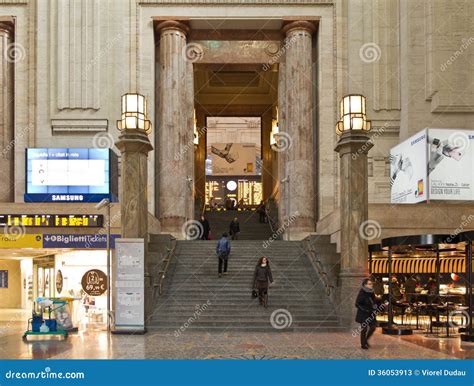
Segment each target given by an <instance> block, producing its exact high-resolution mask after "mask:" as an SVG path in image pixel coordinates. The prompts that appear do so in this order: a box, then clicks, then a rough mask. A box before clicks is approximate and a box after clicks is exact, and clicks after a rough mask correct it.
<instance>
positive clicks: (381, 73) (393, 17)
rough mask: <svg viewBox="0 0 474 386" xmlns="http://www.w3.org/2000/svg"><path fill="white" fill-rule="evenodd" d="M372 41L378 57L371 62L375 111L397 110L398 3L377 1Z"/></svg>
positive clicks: (374, 8)
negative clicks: (372, 66) (377, 50)
mask: <svg viewBox="0 0 474 386" xmlns="http://www.w3.org/2000/svg"><path fill="white" fill-rule="evenodd" d="M372 7H373V8H372V9H373V15H372V16H373V18H372V20H373V34H374V43H376V44H377V46H378V47H379V49H380V58H379V59H378V60H377V61H376V62H375V63H374V110H376V111H379V110H400V21H399V20H400V2H399V0H376V1H374V3H373V5H372Z"/></svg>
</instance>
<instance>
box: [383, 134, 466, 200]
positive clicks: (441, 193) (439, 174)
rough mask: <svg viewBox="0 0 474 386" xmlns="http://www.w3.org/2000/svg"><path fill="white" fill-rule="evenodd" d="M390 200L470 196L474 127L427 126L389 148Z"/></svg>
mask: <svg viewBox="0 0 474 386" xmlns="http://www.w3.org/2000/svg"><path fill="white" fill-rule="evenodd" d="M390 184H391V202H392V203H406V204H411V203H417V202H421V201H426V200H428V199H429V200H460V201H466V200H467V201H470V200H474V131H469V130H463V129H436V128H427V129H424V130H422V131H420V132H419V133H417V134H415V135H413V136H411V137H410V138H408V139H407V140H405V141H403V142H401V143H400V144H398V145H397V146H395V147H393V148H392V149H391V150H390Z"/></svg>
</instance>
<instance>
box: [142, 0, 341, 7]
mask: <svg viewBox="0 0 474 386" xmlns="http://www.w3.org/2000/svg"><path fill="white" fill-rule="evenodd" d="M137 2H138V3H139V4H146V5H149V4H156V5H169V4H172V5H173V4H187V5H242V6H245V5H276V4H278V5H332V4H334V2H335V0H249V1H246V2H245V4H242V1H240V0H137Z"/></svg>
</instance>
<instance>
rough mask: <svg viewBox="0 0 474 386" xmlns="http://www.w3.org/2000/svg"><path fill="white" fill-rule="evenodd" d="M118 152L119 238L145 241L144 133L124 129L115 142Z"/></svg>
mask: <svg viewBox="0 0 474 386" xmlns="http://www.w3.org/2000/svg"><path fill="white" fill-rule="evenodd" d="M115 145H116V146H117V148H118V149H119V150H120V152H121V179H122V181H121V189H120V211H121V212H120V213H121V227H122V228H121V237H122V238H143V239H145V245H146V243H147V241H148V221H147V219H148V194H147V187H148V181H147V180H148V152H149V151H151V150H153V147H152V146H151V143H150V141H149V139H148V136H147V135H146V134H145V133H144V132H140V131H138V130H130V131H127V130H125V131H124V132H123V133H122V134H121V135H120V136H119V139H118V141H117V142H116V144H115Z"/></svg>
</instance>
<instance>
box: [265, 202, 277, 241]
mask: <svg viewBox="0 0 474 386" xmlns="http://www.w3.org/2000/svg"><path fill="white" fill-rule="evenodd" d="M272 206H275V207H276V205H275V204H274V203H273V201H271V199H269V200H268V201H267V206H266V213H265V214H266V216H267V219H268V225H269V226H270V230H271V232H272V234H275V233H276V232H277V230H278V220H277V219H276V218H275V216H273V210H272ZM277 217H278V216H277Z"/></svg>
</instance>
